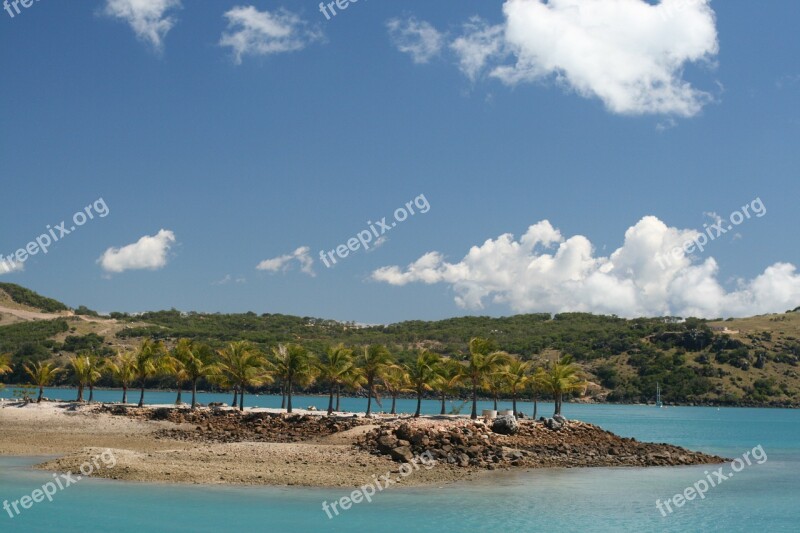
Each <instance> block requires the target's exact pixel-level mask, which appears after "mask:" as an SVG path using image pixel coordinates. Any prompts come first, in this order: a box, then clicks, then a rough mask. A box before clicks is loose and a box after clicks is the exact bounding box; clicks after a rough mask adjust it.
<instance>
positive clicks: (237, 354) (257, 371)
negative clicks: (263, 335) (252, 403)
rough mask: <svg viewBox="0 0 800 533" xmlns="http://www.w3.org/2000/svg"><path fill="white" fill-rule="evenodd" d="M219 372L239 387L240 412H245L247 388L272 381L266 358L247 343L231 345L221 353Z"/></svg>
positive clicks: (233, 343) (240, 342)
mask: <svg viewBox="0 0 800 533" xmlns="http://www.w3.org/2000/svg"><path fill="white" fill-rule="evenodd" d="M219 355H220V364H219V371H220V372H222V373H224V374H226V375H227V378H228V379H229V380H230V381H231V383H234V384H235V385H236V386H238V387H239V391H240V396H239V410H240V411H244V393H245V390H246V389H247V387H251V386H256V385H262V384H264V383H268V382H271V381H272V377H271V376H270V374H269V371H268V370H267V367H268V362H267V360H266V359H265V358H264V356H263V355H262V354H261V353H260V352H259V351H258V350H257V349H256V348H255V347H253V345H252V344H250V343H249V342H247V341H238V342H232V343H230V344H229V345H228V346H227V347H226V348H225V349H223V350H221V351H220V352H219ZM234 407H235V406H234Z"/></svg>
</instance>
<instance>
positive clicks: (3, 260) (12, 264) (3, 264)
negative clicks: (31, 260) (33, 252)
mask: <svg viewBox="0 0 800 533" xmlns="http://www.w3.org/2000/svg"><path fill="white" fill-rule="evenodd" d="M23 270H25V263H23V262H22V261H17V260H15V259H11V258H8V257H2V256H0V276H2V275H3V274H11V273H13V272H22V271H23Z"/></svg>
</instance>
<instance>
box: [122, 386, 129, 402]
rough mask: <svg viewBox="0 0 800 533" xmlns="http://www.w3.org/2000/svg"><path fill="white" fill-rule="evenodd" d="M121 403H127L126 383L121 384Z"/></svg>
mask: <svg viewBox="0 0 800 533" xmlns="http://www.w3.org/2000/svg"><path fill="white" fill-rule="evenodd" d="M122 403H128V387H127V385H123V386H122Z"/></svg>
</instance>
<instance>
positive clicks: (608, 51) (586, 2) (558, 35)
mask: <svg viewBox="0 0 800 533" xmlns="http://www.w3.org/2000/svg"><path fill="white" fill-rule="evenodd" d="M709 4H710V0H662V1H661V2H660V3H658V4H651V3H648V2H646V1H645V0H506V2H505V3H504V4H503V13H504V15H505V21H504V22H503V23H502V24H499V25H494V26H492V25H489V24H487V23H486V22H485V21H483V20H482V19H480V18H476V17H473V18H472V19H470V21H469V22H468V23H467V24H465V25H464V28H463V31H462V33H461V35H459V36H457V37H455V38H454V39H453V40H452V41H451V42H450V44H449V48H450V49H451V50H452V51H453V52H454V53H455V55H456V57H457V60H458V63H459V67H460V69H461V70H462V72H464V74H465V75H466V76H467V77H469V78H470V79H471V80H473V81H474V80H475V79H477V78H478V77H479V76H480V75H481V74H482V73H486V74H487V75H488V76H490V77H494V78H496V79H498V80H500V81H501V82H503V83H504V84H506V85H510V86H514V85H518V84H522V83H539V82H542V81H546V80H555V81H556V82H557V83H558V84H559V85H561V86H563V87H564V88H566V89H568V90H570V91H574V92H576V93H577V94H579V95H580V96H583V97H585V98H598V99H600V100H601V101H602V102H603V103H604V104H605V106H606V108H608V110H609V111H611V112H612V113H619V114H629V115H642V114H661V115H668V116H684V117H690V116H693V115H696V114H697V113H699V112H700V111H701V110H702V108H703V106H704V105H706V104H707V103H709V102H710V101H711V100H712V99H713V97H712V96H711V94H709V93H708V92H705V91H701V90H698V89H695V88H694V87H693V86H692V85H691V84H690V83H689V82H687V81H685V80H684V79H683V70H684V68H685V66H686V65H687V64H689V63H703V62H706V63H708V62H710V61H711V60H712V59H713V58H714V57H715V56H716V54H717V53H718V51H719V44H718V40H717V30H716V21H715V14H714V11H713V10H712V9H711V7H710V5H709ZM412 20H413V19H412ZM417 24H426V25H427V26H428V27H429V30H428V31H429V32H430V33H432V34H435V35H441V34H439V33H438V32H437V31H436V30H435V29H434V28H433V27H430V25H429V24H427V23H417ZM401 50H402V49H401ZM403 51H408V50H403ZM412 55H414V54H413V53H412ZM415 60H416V59H415ZM417 62H424V61H417Z"/></svg>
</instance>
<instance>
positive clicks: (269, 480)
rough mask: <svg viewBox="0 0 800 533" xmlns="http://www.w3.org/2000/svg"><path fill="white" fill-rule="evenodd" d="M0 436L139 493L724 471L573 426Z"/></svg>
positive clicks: (166, 410) (364, 424)
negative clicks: (147, 488)
mask: <svg viewBox="0 0 800 533" xmlns="http://www.w3.org/2000/svg"><path fill="white" fill-rule="evenodd" d="M0 428H2V431H0V455H16V456H50V457H55V458H54V459H52V460H49V461H47V462H44V463H43V464H41V465H39V468H42V469H46V470H51V471H56V472H68V471H70V472H77V471H78V469H79V467H80V465H81V464H83V463H85V462H86V461H87V460H89V459H90V458H91V457H94V456H97V455H98V454H99V453H101V452H103V451H106V450H110V451H111V452H112V453H113V455H114V458H115V464H114V465H113V468H104V469H98V470H97V471H96V472H94V473H93V474H92V475H95V476H99V477H104V478H108V479H119V480H125V481H141V482H163V483H188V484H237V485H278V486H308V487H357V486H360V485H363V484H365V483H368V482H370V481H371V480H373V478H374V477H375V476H381V475H383V474H387V473H399V472H401V470H400V469H401V468H402V467H403V466H404V465H403V463H405V462H410V463H414V462H417V463H419V460H418V458H419V457H421V456H424V455H425V454H430V457H431V458H432V459H434V460H435V468H416V469H415V470H414V474H413V475H408V476H394V477H395V478H396V479H397V481H398V482H399V483H400V484H403V485H416V486H423V485H433V486H439V485H443V484H447V483H452V482H455V481H463V480H466V479H469V478H471V477H474V476H477V475H489V474H490V473H491V472H490V471H502V470H510V469H530V468H548V467H566V468H573V467H587V466H588V467H591V466H676V465H690V464H712V463H716V462H720V461H722V459H721V458H719V457H715V456H708V455H705V454H702V453H698V452H691V451H689V450H685V449H682V448H678V447H675V446H671V445H668V444H649V443H640V442H637V441H636V440H635V439H626V438H621V437H618V436H616V435H614V434H612V433H609V432H606V431H604V430H602V429H601V428H598V427H596V426H592V425H591V424H585V423H582V422H578V421H572V422H569V423H568V424H567V425H565V426H564V428H563V429H561V430H558V431H555V430H551V429H548V428H547V427H546V426H545V424H542V423H539V422H533V421H523V422H521V423H520V426H519V430H518V432H517V433H516V434H514V435H502V434H498V433H495V432H494V431H493V429H492V427H491V424H485V423H484V422H483V421H480V420H479V421H470V420H467V419H466V418H464V417H422V418H420V419H412V418H410V417H396V416H392V417H376V418H372V419H365V418H363V417H359V416H358V415H353V414H348V415H340V416H333V417H327V416H324V415H322V414H321V413H318V412H311V411H304V410H299V411H297V412H296V413H294V414H292V415H286V414H285V413H282V412H281V411H279V410H277V409H252V410H246V411H245V412H244V413H239V412H238V411H236V410H233V409H198V410H197V411H189V410H188V409H185V408H184V409H177V408H174V407H170V406H160V407H158V406H156V407H147V408H143V409H138V408H135V407H131V406H119V405H99V404H94V405H86V404H80V405H79V404H71V403H55V402H43V403H41V404H34V403H31V404H27V405H25V404H22V403H11V402H0Z"/></svg>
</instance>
